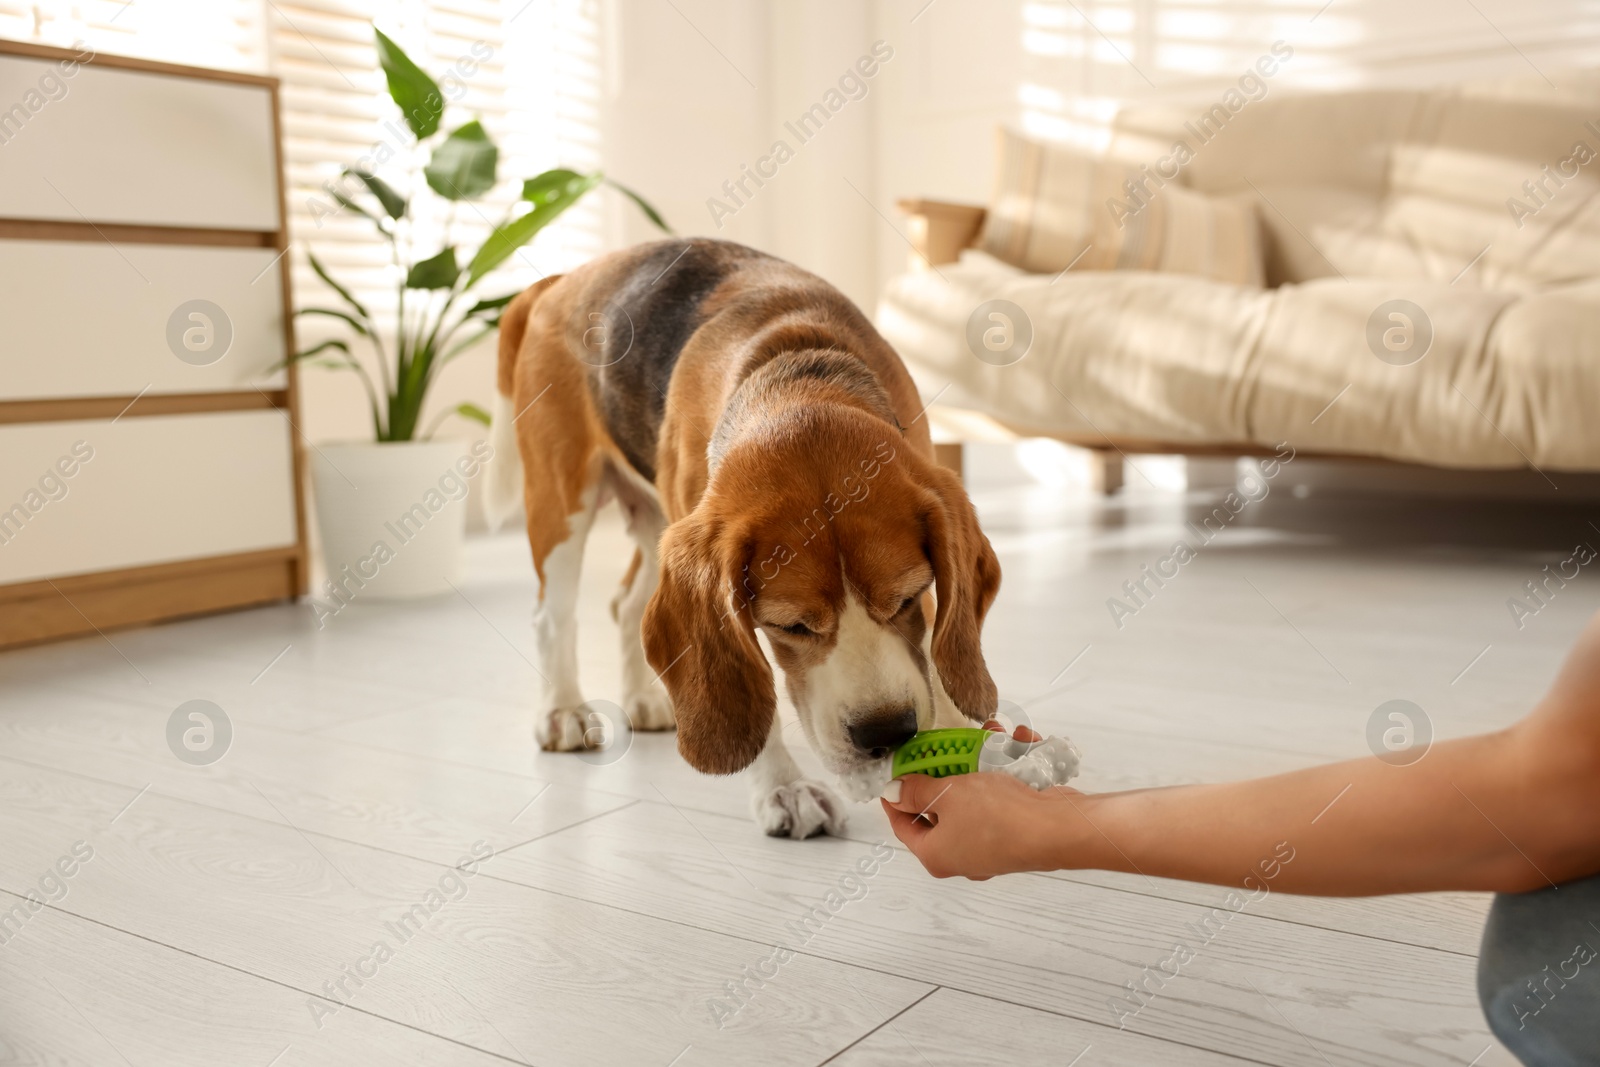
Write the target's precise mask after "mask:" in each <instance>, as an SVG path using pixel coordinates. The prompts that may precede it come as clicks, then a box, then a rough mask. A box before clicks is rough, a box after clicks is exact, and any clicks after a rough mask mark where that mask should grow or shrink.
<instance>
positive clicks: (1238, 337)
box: [877, 251, 1600, 482]
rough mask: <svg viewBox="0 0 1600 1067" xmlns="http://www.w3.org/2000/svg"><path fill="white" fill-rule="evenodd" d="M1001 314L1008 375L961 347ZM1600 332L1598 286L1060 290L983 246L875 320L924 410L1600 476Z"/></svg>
mask: <svg viewBox="0 0 1600 1067" xmlns="http://www.w3.org/2000/svg"><path fill="white" fill-rule="evenodd" d="M993 299H1005V300H1010V301H1012V302H1013V303H1015V304H1017V305H1018V306H1019V307H1021V308H1022V309H1023V312H1024V313H1025V314H1026V315H1027V317H1028V321H1029V324H1030V326H1031V330H1032V341H1031V346H1030V348H1029V349H1028V351H1027V353H1026V355H1024V356H1023V357H1022V358H1021V359H1020V360H1019V361H1017V362H1015V363H1013V364H1011V365H1009V366H993V365H991V364H990V363H987V362H984V361H982V360H979V359H978V358H977V357H976V356H975V355H974V354H973V353H972V351H971V350H970V349H969V348H968V346H967V340H966V338H967V323H968V320H969V318H970V317H971V316H972V315H973V313H974V312H975V311H976V310H977V309H978V307H979V305H981V304H983V303H984V302H985V301H988V300H993ZM1395 299H1404V300H1409V301H1412V302H1413V303H1415V304H1417V305H1418V306H1419V307H1420V308H1422V311H1423V315H1424V316H1425V320H1426V322H1427V324H1428V327H1429V329H1430V332H1431V334H1432V338H1431V342H1430V346H1429V348H1428V349H1427V352H1426V355H1424V356H1422V357H1421V358H1420V359H1419V360H1417V361H1416V362H1413V363H1410V364H1408V365H1396V364H1395V363H1394V362H1390V361H1386V360H1384V359H1380V358H1379V357H1378V356H1377V355H1375V354H1374V351H1373V348H1372V347H1371V345H1370V343H1369V341H1368V337H1369V329H1370V327H1371V324H1372V323H1373V322H1374V321H1375V316H1376V319H1377V320H1378V321H1380V326H1382V325H1386V324H1387V323H1388V322H1389V321H1390V320H1387V319H1386V318H1384V317H1383V316H1382V315H1381V313H1380V308H1381V306H1382V305H1383V304H1385V303H1386V302H1387V301H1390V300H1395ZM1597 319H1600V282H1596V283H1589V284H1586V285H1578V286H1571V287H1565V288H1562V289H1559V290H1554V291H1549V292H1544V293H1540V294H1538V295H1535V296H1529V297H1518V296H1516V295H1515V294H1510V293H1489V292H1484V291H1483V290H1479V289H1474V288H1470V287H1468V286H1466V285H1455V286H1452V285H1449V284H1448V283H1447V282H1431V281H1427V280H1403V281H1386V280H1375V279H1353V280H1344V279H1340V278H1337V277H1329V278H1323V279H1319V280H1316V281H1312V282H1308V283H1305V284H1297V285H1287V286H1284V287H1282V288H1280V289H1267V290H1263V289H1247V288H1243V287H1240V286H1231V285H1223V284H1219V283H1216V282H1212V281H1208V280H1206V279H1203V278H1193V277H1185V276H1182V275H1174V274H1154V273H1148V272H1143V271H1110V272H1101V271H1083V272H1080V271H1070V272H1068V273H1066V274H1064V275H1062V276H1061V277H1060V278H1059V279H1058V280H1055V281H1052V280H1051V278H1050V277H1049V276H1040V275H1031V274H1026V273H1023V272H1020V271H1017V270H1015V269H1013V268H1010V267H1007V266H1005V265H1003V264H1000V263H997V262H996V261H995V260H994V259H993V258H991V257H989V256H986V255H984V254H982V253H980V252H976V251H969V252H967V253H966V254H965V255H964V256H963V257H962V260H961V262H959V263H953V264H945V265H941V267H940V269H939V271H938V272H933V271H927V272H922V273H916V274H907V275H902V276H901V277H898V278H896V279H894V280H893V281H891V282H890V284H889V286H888V288H887V290H886V292H885V294H884V297H883V300H882V301H881V303H880V304H879V307H878V315H877V322H878V328H879V329H880V330H881V331H882V332H883V334H884V336H885V338H887V339H888V341H889V342H890V343H891V344H892V345H894V346H895V348H896V349H897V350H898V351H899V353H900V354H901V356H902V358H903V359H904V360H905V362H906V365H907V367H908V368H910V370H911V373H912V376H913V377H914V378H915V379H916V381H917V384H918V386H919V388H920V389H921V390H922V391H923V393H924V395H928V396H933V395H935V394H939V395H940V403H942V404H948V405H951V406H954V407H962V408H968V409H972V410H976V411H981V412H983V413H985V414H987V415H990V416H992V417H994V418H996V419H999V420H1000V421H1001V422H1004V423H1007V424H1009V425H1011V426H1013V427H1014V428H1017V429H1019V430H1022V431H1024V432H1030V431H1031V432H1034V433H1039V434H1055V435H1065V436H1070V437H1077V438H1089V439H1094V438H1097V437H1098V435H1101V434H1104V435H1110V436H1113V437H1116V438H1119V439H1123V440H1127V439H1142V440H1147V441H1164V442H1172V443H1204V444H1217V443H1225V442H1253V443H1256V444H1259V445H1262V446H1264V447H1274V446H1276V445H1277V444H1278V443H1279V442H1281V441H1288V442H1290V443H1291V444H1292V445H1293V446H1294V447H1295V448H1296V449H1298V450H1299V451H1302V452H1319V453H1332V454H1351V455H1365V456H1380V457H1383V458H1387V459H1395V460H1403V461H1408V462H1417V463H1428V464H1434V465H1438V466H1453V467H1466V468H1496V467H1498V468H1514V467H1521V466H1524V465H1526V464H1528V463H1532V464H1534V465H1536V466H1538V467H1540V468H1542V469H1546V470H1548V471H1560V470H1563V469H1583V470H1590V471H1600V420H1596V419H1594V418H1593V417H1592V413H1590V412H1589V411H1587V410H1586V409H1587V408H1590V407H1592V406H1593V405H1592V398H1593V397H1594V396H1595V395H1600V331H1596V330H1594V329H1593V328H1592V324H1593V323H1594V322H1595V321H1596V320H1597ZM1330 405H1331V406H1330ZM1556 480H1557V481H1558V482H1559V477H1557V479H1556Z"/></svg>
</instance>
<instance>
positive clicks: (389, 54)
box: [372, 26, 444, 141]
mask: <svg viewBox="0 0 1600 1067" xmlns="http://www.w3.org/2000/svg"><path fill="white" fill-rule="evenodd" d="M372 32H373V33H374V34H376V35H377V38H378V62H379V63H380V64H382V65H383V73H384V76H385V77H386V78H388V80H389V96H390V98H391V99H393V100H394V102H395V103H396V104H397V105H399V107H400V112H401V114H403V115H404V116H405V118H406V125H407V126H410V127H411V132H412V133H414V134H416V137H417V140H419V141H420V140H422V139H423V138H425V137H431V136H433V135H434V134H435V133H437V132H438V130H439V116H440V115H442V114H444V96H443V94H441V93H440V92H439V86H438V84H437V83H436V82H435V81H434V80H433V79H432V78H430V77H428V75H427V74H425V73H423V70H422V68H421V67H419V66H417V65H416V64H415V63H413V62H411V57H410V56H408V55H406V54H405V51H404V50H403V49H401V47H400V46H399V45H397V44H395V43H394V42H393V41H391V40H390V39H389V38H388V37H386V36H384V33H383V31H382V30H380V29H378V28H377V27H376V26H374V27H373V29H372Z"/></svg>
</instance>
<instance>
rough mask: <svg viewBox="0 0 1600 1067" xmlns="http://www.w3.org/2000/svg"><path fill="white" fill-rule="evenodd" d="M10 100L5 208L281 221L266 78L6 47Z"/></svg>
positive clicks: (211, 222) (5, 93) (209, 223)
mask: <svg viewBox="0 0 1600 1067" xmlns="http://www.w3.org/2000/svg"><path fill="white" fill-rule="evenodd" d="M69 72H71V73H70V76H69ZM0 108H9V110H4V111H0V216H10V217H14V218H26V219H56V220H62V221H67V222H81V221H83V220H85V219H87V220H89V221H92V222H115V223H128V224H135V225H155V226H194V227H217V228H223V229H241V230H276V229H277V228H278V181H277V175H278V163H277V154H276V152H275V151H274V150H273V123H272V95H271V92H270V91H269V90H268V89H266V88H265V87H262V86H256V85H240V84H234V83H229V82H212V81H203V80H199V79H195V78H178V77H172V76H171V75H166V74H148V73H143V72H139V71H126V70H115V69H112V68H110V67H96V66H95V65H94V64H93V63H92V62H90V63H85V64H71V63H57V62H51V61H49V60H44V59H31V58H26V57H22V56H0Z"/></svg>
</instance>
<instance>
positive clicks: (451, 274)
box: [406, 245, 461, 289]
mask: <svg viewBox="0 0 1600 1067" xmlns="http://www.w3.org/2000/svg"><path fill="white" fill-rule="evenodd" d="M460 275H461V268H460V267H458V266H456V247H455V245H451V246H450V247H449V248H446V249H445V250H444V251H443V252H440V253H439V254H438V255H436V256H430V257H429V258H427V259H425V260H423V261H422V262H421V263H414V264H412V266H411V269H410V270H409V271H407V272H406V288H407V289H448V288H450V287H451V286H453V285H455V284H456V279H457V278H458V277H460Z"/></svg>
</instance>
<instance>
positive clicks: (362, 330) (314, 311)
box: [295, 308, 367, 344]
mask: <svg viewBox="0 0 1600 1067" xmlns="http://www.w3.org/2000/svg"><path fill="white" fill-rule="evenodd" d="M295 314H296V315H328V316H331V317H332V318H336V319H343V320H344V321H345V322H348V323H349V324H350V325H351V326H352V327H354V328H355V331H356V333H359V334H360V335H361V336H362V337H365V336H367V328H366V327H365V326H363V325H361V323H360V322H358V321H357V320H356V319H355V317H354V316H352V315H347V314H346V313H344V312H343V311H340V310H338V309H337V308H301V309H300V310H298V311H296V312H295ZM340 343H341V344H343V342H340Z"/></svg>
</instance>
